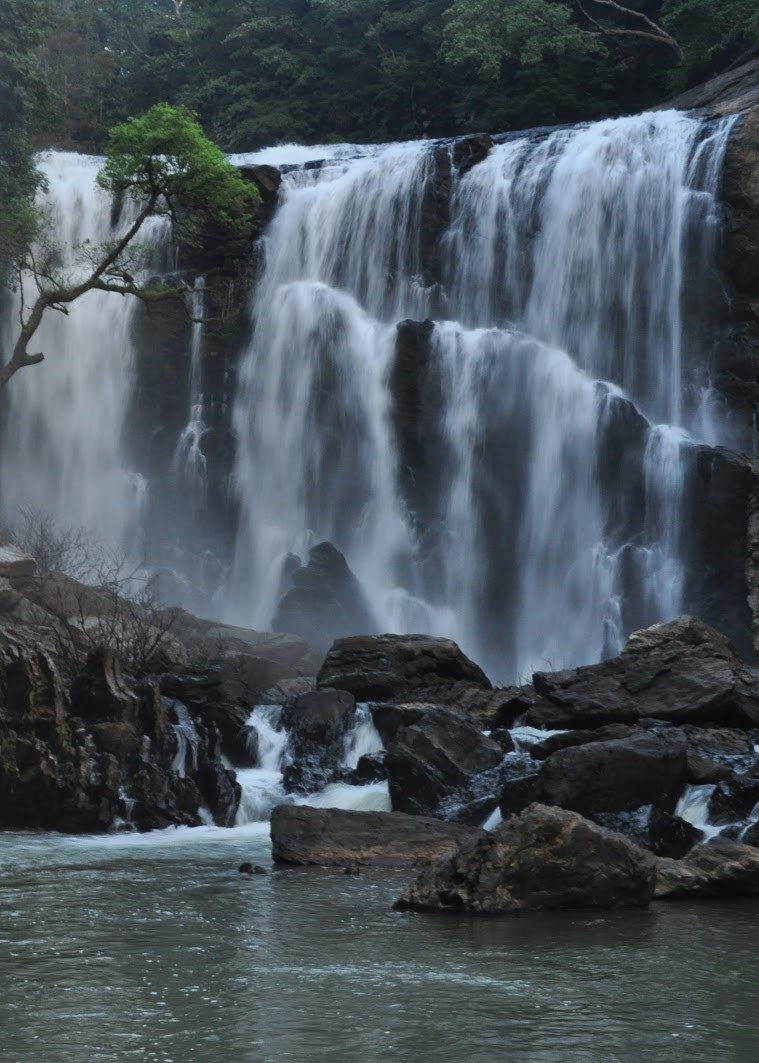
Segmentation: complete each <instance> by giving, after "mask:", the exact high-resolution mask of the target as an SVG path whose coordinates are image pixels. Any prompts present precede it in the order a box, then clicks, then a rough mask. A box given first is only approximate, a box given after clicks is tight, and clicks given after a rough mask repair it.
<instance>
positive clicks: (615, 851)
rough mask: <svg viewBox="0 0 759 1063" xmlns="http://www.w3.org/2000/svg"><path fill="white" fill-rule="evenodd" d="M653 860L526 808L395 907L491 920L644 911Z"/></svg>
mask: <svg viewBox="0 0 759 1063" xmlns="http://www.w3.org/2000/svg"><path fill="white" fill-rule="evenodd" d="M655 881H656V862H655V858H654V857H653V856H652V855H651V854H650V853H647V852H646V851H645V850H644V849H641V848H640V847H639V846H637V845H634V844H633V843H632V842H630V841H628V840H627V839H626V838H623V837H622V836H621V835H620V834H616V833H614V832H613V831H608V830H605V829H604V828H603V827H599V826H596V824H595V823H590V822H588V820H586V819H583V818H582V816H579V815H577V813H574V812H567V811H565V810H563V809H558V808H547V807H545V806H544V805H531V806H530V807H529V808H528V809H527V810H526V811H525V812H523V813H522V815H520V816H514V817H512V818H511V819H508V820H506V821H505V822H504V823H502V824H501V825H500V826H498V827H496V829H495V830H494V831H493V832H492V833H490V834H486V835H485V837H484V838H483V837H482V836H473V837H472V838H471V839H469V840H467V841H466V842H464V844H463V845H462V846H461V848H460V849H458V850H457V851H456V852H455V853H454V854H453V855H452V856H450V857H447V858H444V859H442V860H438V861H436V862H435V863H433V864H431V865H430V866H429V867H427V868H425V869H424V870H423V871H422V872H421V874H420V875H419V877H418V879H417V880H416V882H414V883H412V885H410V886H409V887H408V889H407V890H406V891H405V893H404V894H403V895H402V896H401V897H400V898H399V900H398V901H397V902H396V905H395V906H396V908H402V909H403V908H412V909H419V910H440V911H468V912H482V913H487V914H497V913H500V912H520V911H530V910H540V909H556V908H623V907H627V908H629V907H643V906H645V905H647V904H648V903H649V901H650V900H651V899H652V898H653V895H654V886H655Z"/></svg>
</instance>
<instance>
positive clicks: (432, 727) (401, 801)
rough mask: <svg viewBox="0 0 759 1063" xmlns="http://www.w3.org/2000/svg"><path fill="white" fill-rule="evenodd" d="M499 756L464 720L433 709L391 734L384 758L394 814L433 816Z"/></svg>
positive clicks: (497, 751) (498, 759)
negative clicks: (447, 800)
mask: <svg viewBox="0 0 759 1063" xmlns="http://www.w3.org/2000/svg"><path fill="white" fill-rule="evenodd" d="M502 759H503V753H502V751H501V749H500V747H499V746H498V744H497V743H496V742H493V741H491V740H490V739H489V738H486V737H485V736H484V735H483V734H482V733H481V732H480V731H479V730H478V729H477V728H476V727H475V726H474V724H472V723H471V722H470V721H469V720H468V719H467V718H466V717H465V716H463V715H461V714H459V713H455V712H451V711H450V710H448V709H442V708H436V709H433V710H432V711H430V712H427V713H425V714H424V715H423V716H422V717H421V719H420V720H419V721H418V722H416V723H414V724H412V725H411V726H410V727H403V728H401V729H400V730H399V731H397V732H396V734H395V737H394V739H393V741H392V742H391V744H390V746H389V747H388V749H387V752H386V755H385V769H386V771H387V778H388V784H389V788H390V800H391V803H392V806H393V809H395V810H396V811H399V812H408V813H411V814H413V815H434V814H435V813H436V811H437V809H438V808H439V807H440V805H441V803H442V802H443V801H444V800H446V799H450V798H451V797H452V795H453V794H454V793H455V792H456V791H457V790H460V789H462V788H463V787H467V786H468V785H469V784H470V783H471V782H472V779H473V777H474V776H476V775H478V774H480V773H482V772H485V771H488V770H489V769H491V768H495V767H496V766H498V765H499V764H500V763H501V760H502Z"/></svg>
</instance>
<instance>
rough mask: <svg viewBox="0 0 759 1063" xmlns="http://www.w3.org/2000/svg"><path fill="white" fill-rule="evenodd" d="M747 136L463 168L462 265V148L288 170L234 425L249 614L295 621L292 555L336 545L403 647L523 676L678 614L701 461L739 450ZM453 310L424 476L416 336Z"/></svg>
mask: <svg viewBox="0 0 759 1063" xmlns="http://www.w3.org/2000/svg"><path fill="white" fill-rule="evenodd" d="M730 128H731V120H726V121H721V122H711V123H710V122H705V121H702V120H700V119H697V118H693V117H690V116H687V115H683V114H681V113H677V112H662V113H658V114H648V115H642V116H638V117H635V118H626V119H619V120H615V121H607V122H601V123H598V124H596V125H592V126H587V127H577V128H573V129H561V130H557V131H554V132H552V133H547V134H546V133H538V134H532V135H530V134H526V135H522V136H514V137H509V138H507V139H505V140H504V141H503V142H502V143H499V144H497V145H496V146H494V147H493V148H492V150H491V151H490V153H489V154H488V156H487V158H486V159H485V160H484V161H482V162H480V163H479V164H477V165H475V166H473V167H472V168H471V169H470V170H469V171H468V172H466V173H464V175H463V176H458V175H457V173H456V170H455V166H454V167H452V171H451V175H450V180H451V181H452V182H453V188H452V192H451V196H450V200H449V211H450V213H449V216H448V217H447V218H445V219H444V224H443V231H442V234H441V235H440V238H439V241H438V243H437V247H436V248H435V247H433V246H432V244H434V240H435V237H434V233H433V234H432V236H430V232H429V228H430V226H429V212H430V196H429V194H428V193H429V191H430V188H433V190H434V181H435V179H436V177H435V173H436V171H435V167H436V165H437V161H436V160H437V159H438V157H439V153H440V150H441V149H440V148H439V147H438V148H435V147H434V146H429V145H424V144H411V145H392V146H390V147H387V148H385V149H374V152H373V153H369V154H368V155H367V154H365V155H364V156H362V157H361V158H358V159H354V160H346V159H345V158H340V157H337V158H335V157H332V158H331V160H330V161H329V162H328V163H326V164H324V165H323V166H322V167H321V168H320V169H309V170H294V171H293V172H291V173H288V174H286V176H285V179H284V186H283V192H282V197H281V204H280V208H279V211H278V213H277V215H276V217H275V219H274V221H273V223H272V225H271V227H270V230H269V232H268V234H267V237H266V240H265V249H264V250H265V269H264V273H263V277H262V280H261V283H260V285H259V290H258V294H257V296H256V301H255V305H254V318H255V333H254V338H253V341H252V344H251V347H250V350H249V352H248V354H247V356H246V357H245V360H244V362H243V366H242V371H241V383H240V387H239V390H238V397H237V403H236V409H235V429H236V433H237V441H238V454H237V467H236V474H235V483H236V489H237V494H238V497H239V500H240V508H241V521H240V529H239V535H238V543H237V551H236V562H235V585H236V586H237V587H239V588H240V589H241V592H242V594H241V598H240V600H239V601H238V603H237V606H236V609H235V616H236V618H237V619H238V620H242V621H245V622H248V623H253V624H258V625H262V624H267V623H269V622H270V621H271V617H272V615H273V613H274V612H275V609H276V603H277V599H278V596H279V595H280V594H281V592H282V578H283V566H284V564H285V559H286V557H287V555H288V553H293V552H294V553H297V554H300V555H301V556H303V555H304V554H305V552H306V551H307V549H308V548H309V547H310V546H311V545H313V544H314V543H316V542H318V541H320V540H322V539H328V540H330V541H332V542H333V543H335V545H337V546H338V547H339V548H340V549H341V550H342V551H343V552H344V553H345V555H346V557H347V559H348V561H349V564H350V565H351V567H352V568H353V569H354V571H355V572H356V574H357V575H358V577H359V579H360V580H361V581H362V583H363V585H364V588H365V590H366V592H367V596H368V598H369V601H370V602H371V605H372V607H373V609H374V613H375V618H376V624H377V627H378V628H379V629H380V630H396V631H398V630H401V631H402V630H415V629H416V630H419V629H421V630H426V631H429V632H432V633H436V634H441V635H448V636H451V637H454V638H456V639H458V640H459V641H460V642H461V643H462V645H463V646H464V648H465V649H466V650H467V651H468V652H470V653H471V654H472V655H473V656H474V657H475V658H477V659H478V660H480V661H482V662H483V664H485V666H486V668H488V669H489V670H490V671H491V674H493V675H494V676H495V677H497V678H500V679H502V680H504V679H510V678H516V677H518V676H520V675H523V674H526V673H528V672H529V671H531V670H533V669H535V668H558V667H562V666H566V665H570V664H573V663H579V662H587V661H592V660H597V659H599V658H600V657H601V656H603V655H604V654H606V653H611V652H614V651H616V650H618V649H619V648H620V646H621V644H622V642H623V639H624V636H625V634H626V633H627V631H629V630H630V628H631V627H632V626H638V625H639V624H642V623H650V622H653V621H656V620H661V619H665V618H668V617H670V616H672V615H675V614H676V613H677V612H678V611H679V610H680V609H681V606H682V596H683V579H684V578H683V563H682V561H681V554H682V549H681V539H682V534H681V513H680V508H681V496H682V490H683V478H684V458H683V448H685V447H687V446H688V444H689V443H690V442H691V441H692V440H694V439H699V440H703V441H705V442H707V443H715V442H721V443H730V442H731V441H732V440H731V437H730V429H729V426H728V425H727V423H726V422H725V421H724V420H723V419H722V418H721V414H720V409H719V404H718V403H716V402H714V401H713V396H712V394H711V389H710V353H711V352H710V349H709V343H708V342H705V341H704V340H703V339H702V336H707V337H708V336H709V330H708V328H707V327H706V324H707V323H706V322H705V321H704V318H703V314H701V316H700V317H699V313H698V301H699V298H700V295H699V291H701V292H702V289H703V288H704V287H705V286H706V280H705V279H704V278H705V277H707V276H708V269H709V264H710V263H711V261H712V259H713V252H714V244H715V238H716V230H717V220H718V208H717V203H716V190H717V185H718V178H719V174H720V171H721V162H722V157H723V154H724V150H725V147H726V144H727V138H728V136H729V132H730ZM436 152H437V154H436ZM451 159H453V155H451ZM433 228H434V226H433ZM431 240H432V244H431ZM433 261H434V262H435V263H436V266H435V268H434V269H433V268H432V267H431V266H430V263H431V262H433ZM435 270H436V271H437V272H436V273H435ZM433 274H434V275H433ZM686 278H687V280H688V285H687V289H686V285H685V281H686ZM702 294H703V292H702ZM691 304H692V305H691ZM694 307H695V311H694ZM430 316H435V317H437V318H438V319H439V318H441V317H443V318H448V319H449V320H448V321H442V322H439V323H438V324H436V325H435V326H434V327H433V326H432V325H429V326H427V328H428V342H427V350H426V352H425V354H424V357H422V355H420V354H419V353H418V352H417V354H416V361H415V362H414V360H413V359H412V363H411V365H410V366H407V367H406V372H407V373H412V374H413V373H414V372H416V373H417V374H418V376H419V378H420V380H421V383H420V384H419V392H420V395H421V404H420V409H419V410H417V411H415V412H416V414H417V415H418V416H419V417H420V418H421V420H422V421H423V422H424V426H423V428H422V429H421V431H422V432H424V433H425V445H426V446H427V449H428V451H429V450H430V449H432V450H434V453H433V455H432V457H429V456H428V458H427V466H426V468H423V467H420V464H419V460H418V454H417V455H413V454H409V453H408V448H407V447H406V448H404V429H403V427H401V428H400V429H399V424H398V420H399V417H401V416H402V414H399V412H398V408H397V398H398V397H397V393H396V390H397V388H396V381H395V379H394V374H395V369H396V367H397V365H398V359H399V348H398V346H397V344H398V343H399V342H400V341H399V339H398V337H399V336H400V334H401V332H402V330H403V328H404V327H405V326H401V328H400V330H399V329H397V328H396V325H397V323H398V322H399V321H400V320H401V319H403V318H412V319H417V320H419V319H424V318H427V317H430ZM423 363H424V364H423ZM406 416H407V417H408V413H406ZM623 423H624V424H625V425H626V426H627V427H626V428H625V431H627V433H628V436H629V435H630V432H631V431H632V430H633V428H634V430H635V433H637V436H636V441H635V442H634V443H633V442H631V440H630V438H625V439H622V438H621V437H620V425H622V424H623ZM630 426H632V428H631V427H630ZM406 430H407V434H408V426H406ZM411 431H412V432H413V426H412V429H411ZM636 448H637V451H636ZM633 452H635V453H636V454H637V456H636V457H630V455H631V454H633ZM415 462H416V464H415ZM633 465H634V466H635V467H634V469H632V466H633ZM628 466H629V468H630V469H632V472H633V475H632V476H631V477H630V479H631V483H630V484H626V483H625V482H622V481H623V476H624V474H625V472H626V471H629V470H628ZM635 483H637V484H639V488H638V495H639V499H638V501H631V499H632V497H633V496H635V491H636V488H635V486H634V484H635ZM243 599H244V600H243Z"/></svg>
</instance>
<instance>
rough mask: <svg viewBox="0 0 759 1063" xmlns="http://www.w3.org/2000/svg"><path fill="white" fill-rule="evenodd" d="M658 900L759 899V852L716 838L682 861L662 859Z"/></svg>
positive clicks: (657, 884)
mask: <svg viewBox="0 0 759 1063" xmlns="http://www.w3.org/2000/svg"><path fill="white" fill-rule="evenodd" d="M656 897H657V898H661V899H662V900H665V899H666V900H675V899H678V898H684V899H686V900H687V899H689V898H691V897H759V851H757V850H756V849H755V848H753V847H752V846H750V845H742V844H741V843H740V842H735V841H730V840H729V839H727V838H714V839H713V840H712V841H710V842H708V843H707V844H706V845H698V846H696V847H695V848H694V849H691V851H690V852H689V853H688V855H687V856H685V857H683V859H682V860H669V859H660V860H658V861H657V867H656Z"/></svg>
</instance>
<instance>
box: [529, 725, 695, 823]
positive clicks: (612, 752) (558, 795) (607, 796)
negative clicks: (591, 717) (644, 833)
mask: <svg viewBox="0 0 759 1063" xmlns="http://www.w3.org/2000/svg"><path fill="white" fill-rule="evenodd" d="M686 745H687V743H686V739H685V736H684V735H682V734H680V733H679V732H678V731H676V730H673V731H664V732H663V733H662V734H660V735H649V734H642V735H640V736H639V737H636V738H628V739H618V740H615V741H611V742H593V743H590V744H588V745H582V746H573V747H569V748H567V749H560V750H559V751H558V752H556V753H554V754H552V755H551V756H550V757H548V759H547V760H546V761H545V763H544V765H543V770H542V772H541V775H540V781H539V784H538V787H539V794H540V798H539V800H541V801H542V802H543V803H544V804H550V805H560V806H561V807H562V808H568V809H572V810H573V811H575V812H583V813H592V812H623V811H630V810H632V809H635V808H640V807H641V806H642V805H652V804H656V805H659V806H662V807H665V808H670V809H674V806H675V804H676V802H677V799H678V798H679V796H680V794H681V793H682V790H683V787H684V786H685V780H686Z"/></svg>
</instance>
